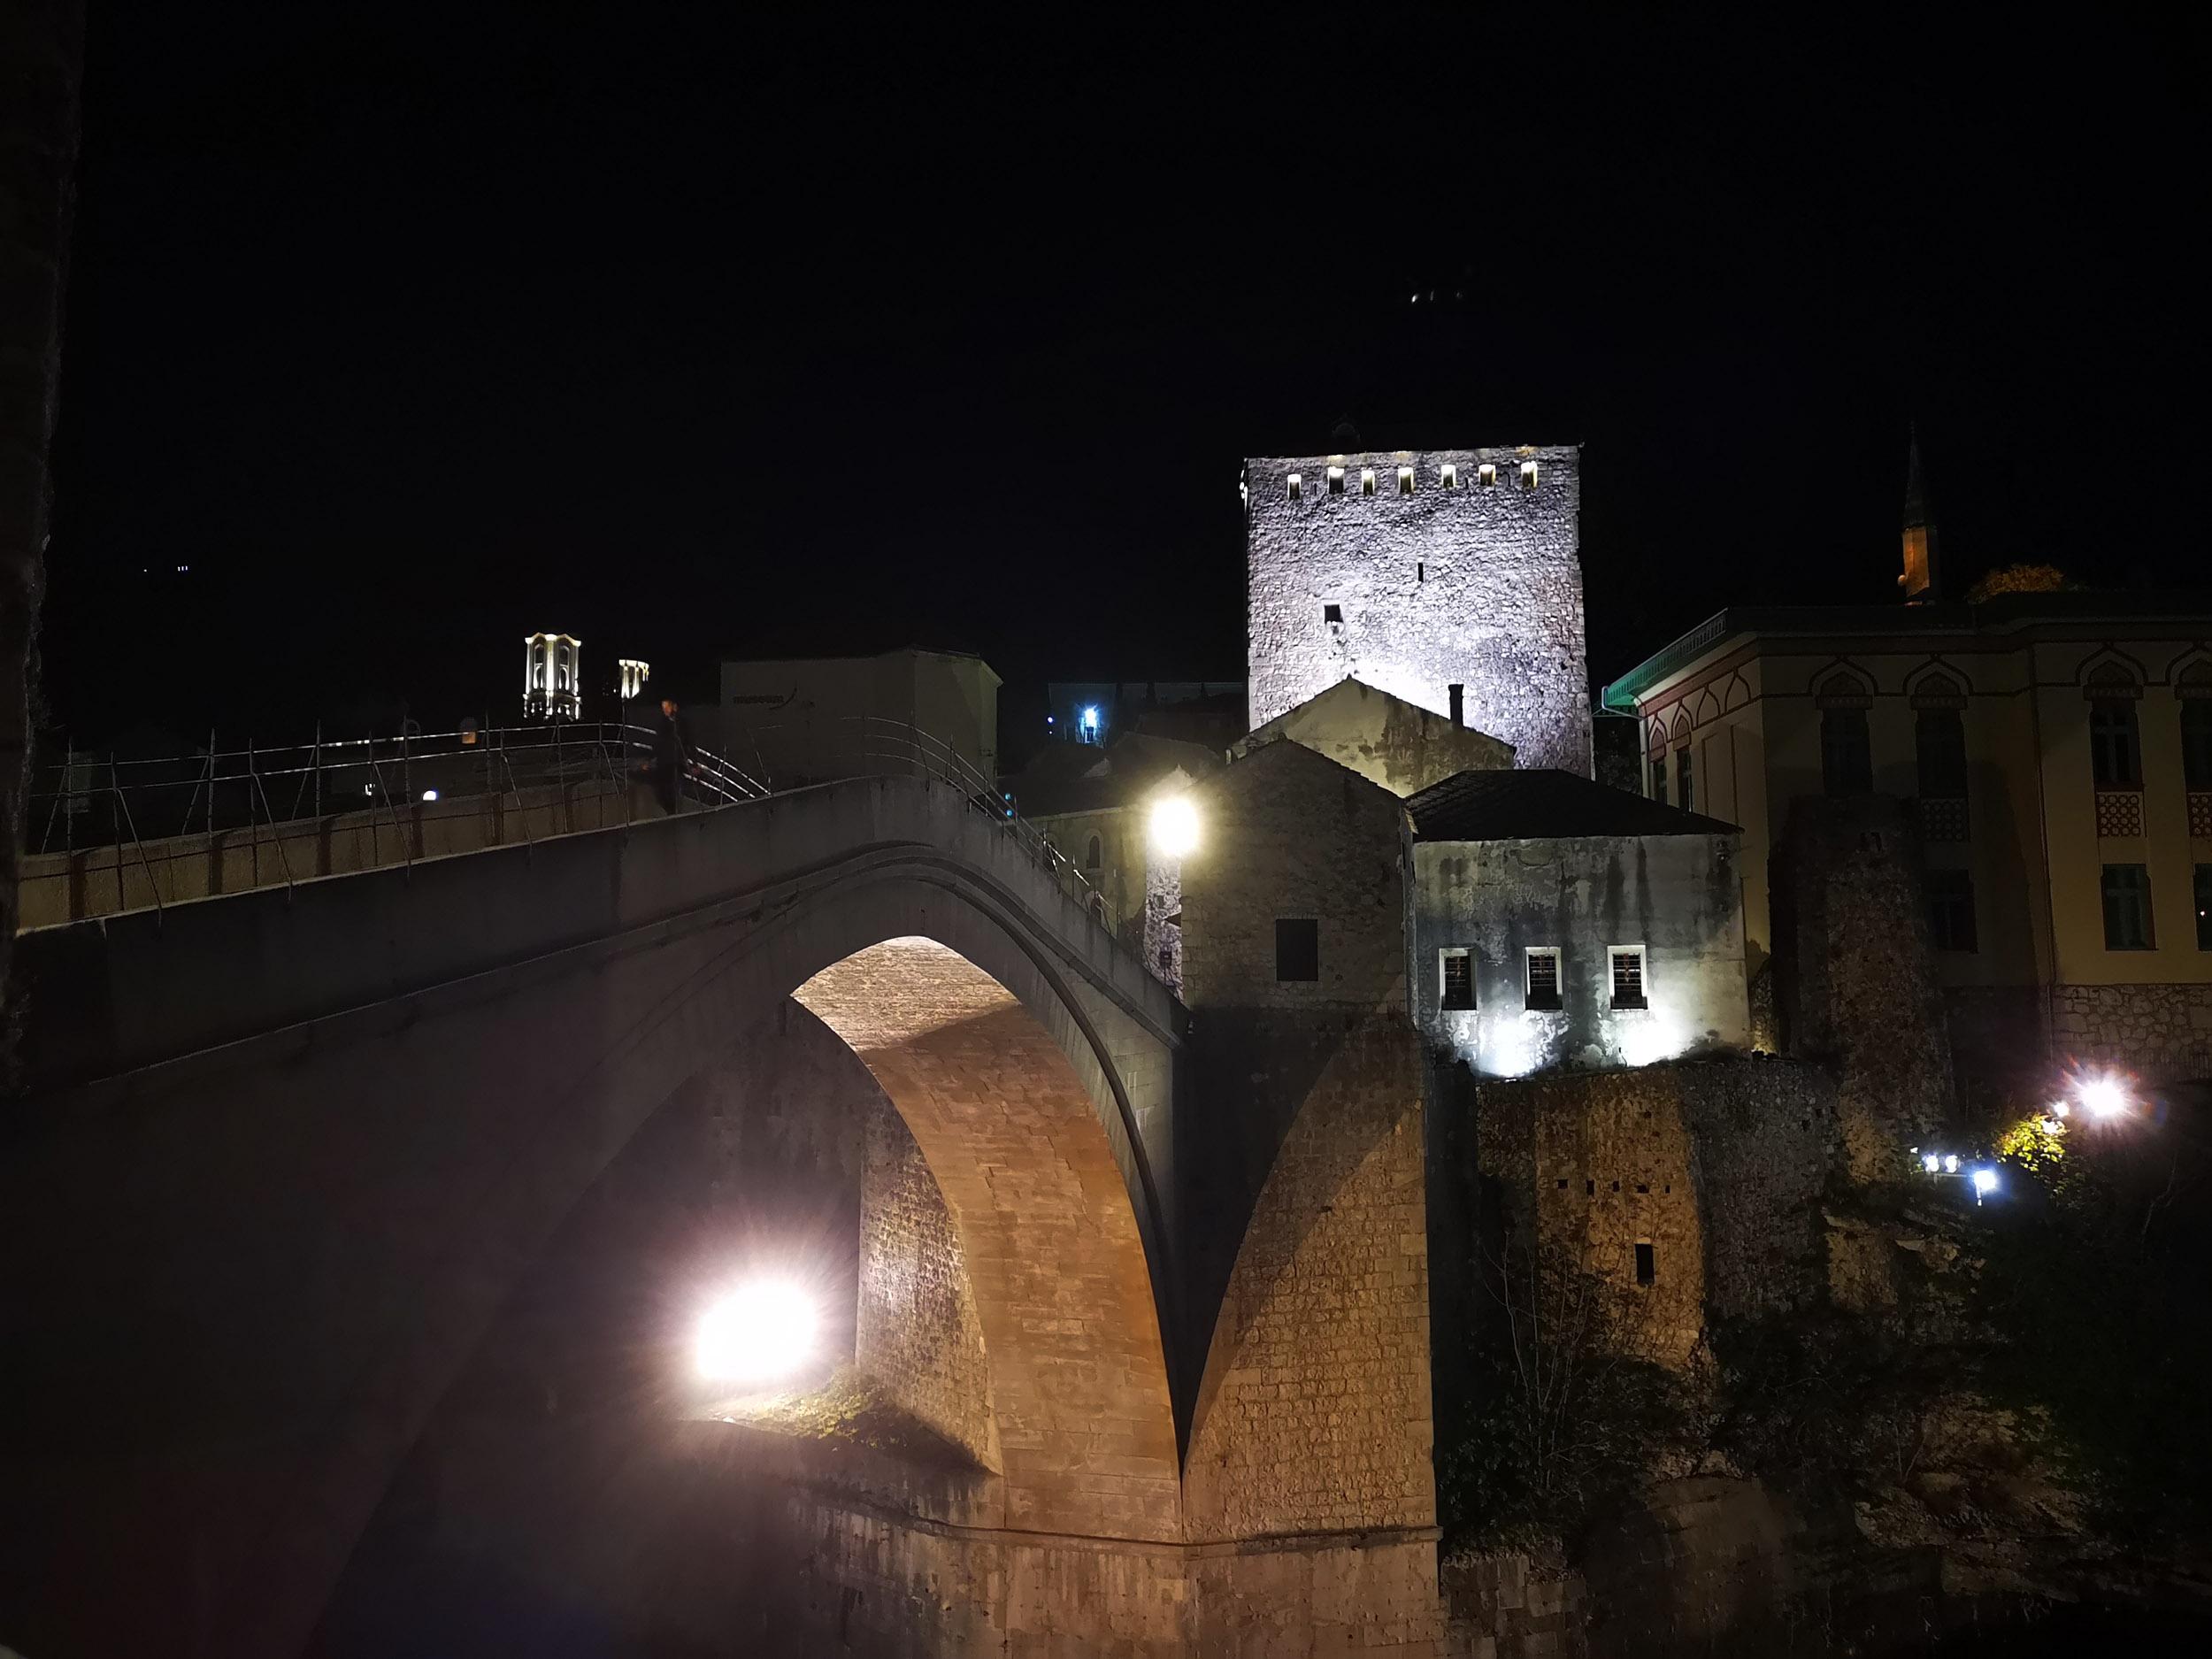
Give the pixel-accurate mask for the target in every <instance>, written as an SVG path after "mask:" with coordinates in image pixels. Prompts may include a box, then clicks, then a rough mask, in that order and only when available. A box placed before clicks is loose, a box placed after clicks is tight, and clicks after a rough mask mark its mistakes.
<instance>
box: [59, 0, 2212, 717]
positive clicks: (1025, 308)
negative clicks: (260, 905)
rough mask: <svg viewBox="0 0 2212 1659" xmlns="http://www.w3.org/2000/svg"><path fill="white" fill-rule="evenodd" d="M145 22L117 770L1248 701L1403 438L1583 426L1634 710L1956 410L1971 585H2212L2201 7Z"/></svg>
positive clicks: (125, 411)
mask: <svg viewBox="0 0 2212 1659" xmlns="http://www.w3.org/2000/svg"><path fill="white" fill-rule="evenodd" d="M92 12H93V17H92V27H91V35H90V40H89V43H88V62H87V66H86V86H85V128H84V166H83V174H82V180H81V211H80V219H79V223H78V230H77V242H76V248H75V266H74V271H73V287H72V292H71V296H70V307H71V310H70V316H69V332H68V335H67V340H66V356H65V381H64V388H63V397H64V406H63V411H62V430H61V433H60V437H59V442H58V455H57V480H56V481H57V488H58V527H57V531H56V535H55V542H54V547H53V549H52V553H51V560H50V566H51V568H50V584H51V588H50V611H49V618H48V626H47V633H46V641H45V644H46V653H47V661H46V676H47V695H48V698H49V701H50V704H51V724H52V725H53V726H55V727H56V728H58V729H62V728H65V729H66V730H67V731H68V732H69V733H71V735H72V736H73V737H76V738H79V739H80V740H81V741H90V742H94V743H102V742H110V741H127V742H128V741H136V742H140V743H153V742H155V741H157V738H158V735H159V734H158V733H150V732H148V731H146V730H145V729H143V728H145V727H146V726H149V725H150V726H157V727H159V728H162V729H163V730H164V731H165V732H166V733H174V734H180V735H183V736H186V737H188V738H192V739H196V740H198V741H204V733H205V730H206V728H207V727H208V726H210V725H211V723H212V724H216V725H219V726H220V727H221V728H222V729H223V730H224V732H225V733H226V734H227V735H229V734H235V735H236V736H238V737H240V738H242V737H244V736H247V735H249V734H251V735H255V736H257V737H260V738H263V739H273V738H277V737H283V736H291V735H296V734H303V733H305V732H307V731H308V730H310V729H311V726H312V724H313V722H314V720H315V719H316V718H318V717H321V718H324V719H325V720H326V722H329V723H330V724H331V726H333V727H340V728H342V727H352V728H356V729H357V728H359V727H362V726H378V727H379V728H380V729H384V730H388V729H390V726H391V723H392V722H393V721H394V720H395V719H396V718H398V711H399V709H400V707H401V705H402V704H403V703H404V704H405V706H406V708H407V709H408V710H409V712H411V714H412V715H413V716H414V717H415V718H419V719H421V720H423V721H424V722H425V723H426V725H427V726H430V727H431V728H432V729H438V728H439V727H441V726H447V725H449V724H450V723H451V722H452V721H453V720H454V719H456V718H458V716H459V715H461V714H462V713H464V712H466V711H472V710H473V711H488V712H489V713H491V714H492V715H493V716H495V718H511V716H512V715H514V714H515V713H516V712H517V709H516V706H515V705H516V703H517V700H518V688H517V684H516V680H517V670H518V659H519V657H520V655H521V649H520V647H521V639H522V636H523V634H525V633H526V632H528V631H530V630H532V629H534V628H538V627H555V628H565V629H566V630H568V631H570V632H572V633H575V634H580V635H581V636H582V638H583V639H584V641H585V649H586V658H587V664H588V665H589V666H591V667H593V668H594V669H597V668H603V667H605V666H606V665H607V664H609V662H610V660H611V658H612V657H615V656H618V655H641V656H645V657H649V658H651V659H652V660H653V661H654V663H655V664H657V667H659V668H661V669H662V670H663V671H664V679H663V683H667V682H668V680H673V681H675V682H676V683H677V684H679V685H680V686H684V687H689V688H691V689H693V690H695V692H696V693H698V694H700V695H711V687H712V685H713V679H714V672H713V664H714V663H715V661H716V660H717V659H718V657H720V656H721V655H723V654H726V653H727V654H734V653H742V652H749V651H750V652H760V653H765V654H773V653H778V652H797V651H840V650H872V649H882V648H884V647H886V646H888V645H891V644H895V643H900V642H904V641H917V642H920V643H926V644H936V645H944V646H952V647H957V648H962V649H973V650H978V651H980V652H982V653H983V654H984V655H985V656H986V657H988V659H989V660H990V661H991V662H992V663H993V664H994V665H995V666H996V667H997V668H998V669H999V670H1000V672H1002V674H1004V675H1005V676H1006V678H1007V680H1008V681H1009V682H1010V683H1009V687H1008V693H1009V697H1010V703H1009V704H1008V710H1009V718H1010V720H1015V719H1018V718H1019V716H1018V713H1017V710H1019V709H1021V708H1022V707H1024V706H1025V703H1024V701H1023V700H1022V694H1025V693H1027V692H1033V690H1034V688H1035V687H1037V685H1038V684H1039V682H1041V681H1042V680H1046V679H1049V678H1066V679H1078V678H1108V677H1120V678H1145V677H1154V676H1157V677H1179V678H1180V677H1200V676H1235V675H1238V674H1240V673H1241V672H1242V658H1243V550H1242V524H1241V518H1240V512H1239V509H1238V503H1237V493H1236V483H1237V475H1238V465H1239V461H1240V457H1242V456H1243V455H1245V454H1247V453H1313V452H1317V451H1321V450H1325V449H1330V448H1333V447H1335V446H1333V444H1332V443H1331V442H1330V434H1331V431H1332V429H1333V426H1335V424H1336V423H1337V421H1338V420H1339V419H1343V418H1346V417H1348V418H1349V419H1351V420H1352V421H1354V422H1355V423H1356V425H1357V426H1359V428H1360V430H1361V432H1362V434H1363V437H1364V438H1365V440H1366V441H1367V443H1368V445H1369V446H1370V447H1373V448H1393V447H1399V446H1401V445H1438V446H1442V445H1456V444H1478V443H1516V442H1577V441H1578V442H1582V443H1584V444H1585V445H1586V449H1585V454H1584V469H1583V476H1584V498H1583V500H1584V510H1583V526H1582V528H1583V565H1584V572H1585V577H1586V587H1587V594H1588V607H1589V629H1590V662H1591V667H1592V672H1593V673H1594V675H1596V676H1597V677H1598V678H1599V679H1601V680H1602V679H1605V678H1609V677H1611V676H1612V675H1615V674H1617V673H1618V672H1621V671H1622V670H1623V669H1624V668H1626V667H1628V666H1629V665H1631V664H1632V663H1634V662H1635V661H1636V660H1638V659H1639V658H1640V657H1641V656H1642V655H1644V654H1645V653H1646V652H1647V651H1649V650H1650V649H1655V648H1656V647H1657V646H1659V645H1661V644H1663V643H1664V642H1665V641H1667V640H1668V639H1670V638H1671V637H1672V636H1673V634H1676V633H1677V632H1678V631H1679V630H1680V629H1682V628H1684V627H1685V626H1688V625H1690V624H1692V623H1694V622H1695V621H1696V620H1698V619H1699V618H1701V617H1703V616H1705V615H1707V614H1709V612H1711V611H1714V610H1716V609H1717V608H1719V607H1720V606H1721V605H1723V604H1725V603H1740V602H1747V601H1755V600H1767V601H1815V600H1822V599H1838V600H1880V599H1883V598H1886V597H1887V596H1889V595H1893V592H1894V589H1893V577H1894V574H1895V572H1896V568H1897V565H1896V525H1897V517H1898V507H1899V500H1900V496H1901V489H1902V474H1903V465H1904V446H1905V434H1906V430H1907V425H1908V422H1909V420H1910V419H1917V420H1918V423H1919V427H1920V432H1921V436H1922V441H1923V444H1924V450H1925V453H1926V457H1927V461H1928V465H1929V469H1930V474H1931V479H1932V487H1933V491H1934V495H1935V501H1936V505H1937V509H1938V513H1939V518H1940V521H1941V526H1942V532H1943V548H1944V553H1945V557H1946V560H1947V567H1948V568H1947V578H1948V579H1949V580H1951V582H1952V583H1953V585H1954V586H1962V585H1963V581H1964V580H1967V579H1969V578H1970V577H1971V576H1972V575H1973V574H1974V573H1976V572H1978V571H1979V570H1981V569H1983V568H1985V567H1986V566H1988V565H1993V564H2007V563H2014V562H2019V561H2024V560H2040V561H2049V562H2054V563H2057V564H2059V565H2063V566H2064V567H2066V568H2067V569H2068V570H2070V572H2074V573H2075V574H2077V575H2078V576H2081V577H2084V578H2085V579H2088V580H2093V581H2094V582H2096V583H2098V584H2100V585H2107V584H2108V585H2114V586H2118V585H2124V584H2131V583H2132V584H2168V585H2172V584H2178V583H2184V582H2187V581H2190V580H2194V579H2196V569H2197V566H2198V564H2199V562H2200V561H2201V560H2202V558H2203V557H2204V549H2205V535H2204V532H2203V529H2202V527H2201V526H2200V523H2199V521H2198V517H2197V513H2196V511H2195V508H2196V502H2195V495H2196V493H2197V489H2198V487H2199V480H2200V476H2201V469H2202V465H2203V459H2204V457H2205V455H2206V453H2207V449H2206V444H2207V436H2208V434H2207V433H2206V430H2205V426H2206V422H2205V418H2204V412H2203V411H2204V398H2203V396H2202V394H2201V390H2200V388H2201V387H2202V384H2203V382H2204V379H2205V369H2206V363H2205V357H2206V352H2205V349H2204V338H2205V331H2204V327H2203V325H2202V317H2201V302H2202V288H2203V275H2202V267H2201V264H2200V259H2199V257H2198V252H2197V248H2196V242H2197V241H2198V239H2199V236H2200V231H2201V226H2200V220H2201V218H2202V206H2203V191H2202V183H2201V177H2200V162H2201V155H2202V153H2203V152H2204V151H2205V150H2206V134H2204V133H2203V132H2202V131H2201V130H2200V128H2201V126H2202V123H2201V121H2200V119H2199V118H2198V111H2199V109H2200V104H2199V102H2198V96H2197V93H2198V89H2199V88H2200V87H2201V85H2202V79H2201V77H2202V74H2203V71H2204V67H2205V56H2206V55H2205V53H2204V51H2203V50H2202V47H2203V44H2204V42H2203V40H2202V39H2201V37H2200V36H2191V35H2183V34H2177V33H2175V32H2174V29H2173V27H2172V26H2171V25H2170V23H2168V22H2162V23H2161V24H2160V25H2159V26H2158V30H2157V32H2156V33H2155V34H2152V33H2147V32H2146V33H2132V32H2131V31H2130V30H2129V29H2128V28H2126V27H2122V26H2121V25H2120V24H2118V23H2116V22H2113V21H2107V22H2105V23H2101V24H2097V25H2094V26H2091V25H2090V24H2089V23H2088V22H2087V20H2086V19H2077V22H2076V26H2075V27H2071V28H2069V29H2067V30H2064V31H2062V32H2054V31H2052V30H2050V29H2047V28H2044V27H2035V26H2034V25H2033V24H2032V21H2031V20H2030V19H2029V17H2028V14H2025V13H2023V14H2021V19H2022V20H2021V21H2019V22H2018V23H2016V24H2015V25H2012V26H2010V27H2012V28H2013V30H2014V31H2015V32H2013V33H2011V34H2009V35H1993V34H1988V33H1983V34H1978V35H1973V36H1970V37H1968V36H1961V37H1959V38H1955V39H1939V38H1934V37H1932V36H1930V35H1928V34H1927V33H1926V31H1925V27H1924V26H1923V25H1921V24H1909V23H1901V24H1899V25H1898V26H1897V27H1895V28H1892V27H1887V26H1886V25H1885V24H1884V23H1883V22H1882V21H1881V20H1880V19H1879V17H1878V15H1877V14H1875V13H1871V12H1866V11H1863V10H1860V9H1853V10H1851V11H1849V12H1845V13H1841V14H1839V16H1842V17H1845V18H1847V19H1849V21H1850V23H1851V25H1852V27H1850V28H1849V29H1848V30H1846V31H1839V32H1838V33H1837V34H1835V35H1831V36H1828V37H1824V38H1809V37H1807V36H1805V35H1801V34H1794V33H1793V34H1789V35H1781V34H1768V33H1762V32H1760V30H1758V29H1757V28H1755V27H1732V28H1729V29H1726V30H1715V31H1712V32H1699V31H1694V30H1686V29H1685V28H1683V27H1680V26H1678V25H1677V24H1675V23H1673V22H1672V21H1666V22H1655V23H1651V24H1648V25H1644V26H1624V25H1622V24H1620V23H1618V22H1612V21H1609V22H1606V23H1604V24H1603V25H1601V24H1600V23H1599V22H1598V21H1597V20H1596V19H1594V17H1592V16H1587V15H1586V14H1583V13H1579V12H1575V11H1573V10H1571V9H1568V8H1533V9H1532V8H1525V7H1524V8H1514V9H1512V10H1509V11H1504V12H1475V11H1472V10H1471V9H1464V8H1454V9H1449V10H1443V11H1437V12H1382V11H1379V10H1376V9H1372V8H1340V9H1338V10H1336V11H1333V12H1317V13H1312V14H1303V15H1301V14H1292V13H1284V12H1271V13H1264V14H1262V13H1255V14H1254V15H1253V16H1252V17H1251V18H1250V19H1248V20H1247V21H1245V22H1243V23H1241V24H1239V25H1234V26H1231V25H1226V24H1220V23H1216V22H1210V21H1207V20H1204V19H1202V17H1201V16H1200V15H1198V13H1197V12H1195V11H1194V10H1189V11H1186V10H1177V11H1173V12H1167V11H1163V12H1159V13H1157V14H1147V13H1145V12H1141V11H1130V10H1127V9H1123V10H1118V11H1104V12H1085V13H1080V14H1078V13H1073V12H1060V11H1057V10H1056V9H1051V8H1035V9H1033V10H1031V11H1030V12H1024V13H1019V14H1010V15H1009V16H1002V17H999V18H995V19H990V18H985V17H980V16H979V17H976V18H970V17H968V16H967V15H966V14H964V13H960V12H954V11H951V10H949V9H948V10H940V9H928V10H923V9H915V10H913V11H910V12H902V13H897V14H889V13H878V12H872V11H856V12H833V11H829V10H826V9H814V8H805V9H802V8H789V9H787V13H786V14H782V15H779V13H778V12H773V11H771V10H770V9H767V8H749V7H748V8H736V7H733V8H716V9H714V10H713V11H712V12H707V10H706V9H704V8H700V9H698V13H699V14H698V15H696V16H691V15H685V16H677V15H666V16H664V15H659V14H656V13H654V12H649V10H647V9H645V8H643V7H638V6H625V7H622V8H618V9H617V8H607V9H605V11H604V14H603V16H602V17H600V18H599V19H596V20H586V21H576V22H561V21H556V20H553V19H551V18H550V17H549V15H548V13H547V11H546V9H545V8H541V7H539V6H528V7H524V6H515V7H512V8H508V9H503V10H501V11H498V12H495V11H494V10H493V9H491V8H470V7H446V8H440V9H436V10H431V11H426V12H420V13H410V12H407V10H406V9H405V8H403V7H398V6H393V5H379V6H376V7H373V8H363V9H360V10H358V11H350V12H349V11H346V10H341V9H334V8H329V7H324V6H319V5H306V6H303V5H299V4H283V5H271V6H240V5H231V6H227V7H224V8H221V9H219V11H218V10H213V9H210V8H202V7H188V6H167V7H159V8H155V7H136V8H134V7H128V6H119V5H113V4H102V3H101V0H93V6H92ZM465 14H466V15H465ZM1797 27H1801V26H1797ZM1431 290H1434V291H1435V293H1436V295H1437V299H1436V301H1435V303H1430V302H1429V300H1428V297H1427V296H1428V295H1429V293H1430V291H1431ZM1416 292H1418V293H1420V294H1421V296H1423V297H1422V301H1421V303H1411V302H1410V300H1409V296H1411V295H1413V294H1414V293H1416ZM177 565H189V566H190V567H191V568H190V571H189V572H188V574H186V575H179V574H178V573H177V572H176V570H175V567H176V566H177ZM134 727H137V728H140V729H138V730H137V731H135V732H134V731H133V728H134Z"/></svg>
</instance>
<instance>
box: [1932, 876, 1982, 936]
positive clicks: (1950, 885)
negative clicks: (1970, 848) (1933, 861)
mask: <svg viewBox="0 0 2212 1659" xmlns="http://www.w3.org/2000/svg"><path fill="white" fill-rule="evenodd" d="M1928 932H1929V933H1930V935H1931V936H1932V938H1933V939H1934V941H1935V948H1936V949H1938V950H1975V949H1979V946H1978V943H1977V941H1976V938H1975V933H1974V876H1973V872H1970V871H1966V870H1931V871H1930V872H1928Z"/></svg>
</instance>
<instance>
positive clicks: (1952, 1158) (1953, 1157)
mask: <svg viewBox="0 0 2212 1659" xmlns="http://www.w3.org/2000/svg"><path fill="white" fill-rule="evenodd" d="M1943 1172H1944V1173H1945V1174H1946V1175H1956V1174H1957V1173H1958V1172H1959V1155H1958V1154H1957V1153H1955V1152H1947V1153H1945V1154H1944V1155H1943Z"/></svg>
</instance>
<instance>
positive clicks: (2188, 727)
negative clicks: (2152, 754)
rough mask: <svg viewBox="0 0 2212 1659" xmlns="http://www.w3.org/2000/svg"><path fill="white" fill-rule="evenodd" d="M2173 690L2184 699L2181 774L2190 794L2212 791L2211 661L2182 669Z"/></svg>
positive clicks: (2182, 704) (2182, 702)
mask: <svg viewBox="0 0 2212 1659" xmlns="http://www.w3.org/2000/svg"><path fill="white" fill-rule="evenodd" d="M2174 690H2175V693H2176V694H2177V695H2178V696H2179V697H2180V698H2181V772H2182V776H2183V778H2184V779H2185V780H2186V786H2187V787H2188V789H2189V791H2190V793H2191V794H2200V793H2203V792H2206V791H2212V663H2192V664H2190V665H2189V666H2188V667H2186V668H2185V669H2183V670H2182V671H2181V678H2180V679H2179V680H2177V682H2176V683H2175V686H2174ZM2192 833H2197V832H2195V831H2194V830H2192Z"/></svg>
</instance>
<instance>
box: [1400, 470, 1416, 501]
mask: <svg viewBox="0 0 2212 1659" xmlns="http://www.w3.org/2000/svg"><path fill="white" fill-rule="evenodd" d="M1398 493H1399V494H1400V495H1411V494H1413V469H1412V468H1411V467H1409V466H1402V467H1400V468H1399V469H1398Z"/></svg>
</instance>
